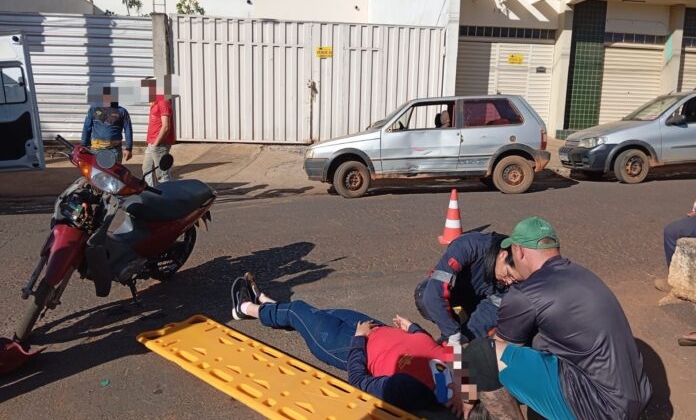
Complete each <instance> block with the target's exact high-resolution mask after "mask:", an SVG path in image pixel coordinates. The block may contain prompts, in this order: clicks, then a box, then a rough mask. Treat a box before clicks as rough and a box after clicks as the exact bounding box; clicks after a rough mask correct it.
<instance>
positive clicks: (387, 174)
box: [304, 95, 550, 198]
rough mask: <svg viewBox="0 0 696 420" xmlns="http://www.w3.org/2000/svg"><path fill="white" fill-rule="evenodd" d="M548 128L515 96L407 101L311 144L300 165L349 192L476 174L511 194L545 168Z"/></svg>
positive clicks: (354, 194) (356, 194) (526, 186)
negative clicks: (357, 129) (386, 182)
mask: <svg viewBox="0 0 696 420" xmlns="http://www.w3.org/2000/svg"><path fill="white" fill-rule="evenodd" d="M545 149H546V126H545V125H544V122H543V121H542V120H541V118H540V117H539V115H538V114H537V113H536V112H535V111H534V109H532V107H531V106H530V105H529V104H528V103H527V102H526V101H525V100H524V99H523V98H522V97H520V96H516V95H491V96H461V97H459V96H457V97H454V96H452V97H442V98H428V99H416V100H412V101H409V102H407V103H405V104H403V105H402V106H400V107H399V108H397V109H396V110H395V111H394V112H392V113H391V114H389V115H388V116H387V117H385V118H384V119H382V120H379V121H377V122H375V123H373V124H372V125H370V126H369V127H368V128H367V129H366V131H363V132H361V133H357V134H352V135H349V136H345V137H340V138H335V139H331V140H326V141H322V142H319V143H317V144H314V145H312V146H310V147H309V148H308V150H307V153H306V155H305V159H304V169H305V172H306V173H307V176H308V177H309V179H311V180H315V181H322V182H327V183H332V184H333V187H334V188H335V189H336V192H338V193H339V194H340V195H342V196H343V197H346V198H354V197H361V196H362V195H364V194H365V193H366V192H367V190H368V189H369V187H370V184H371V183H372V181H374V180H377V179H386V178H392V179H420V178H479V179H481V180H482V181H483V182H484V183H486V184H487V185H489V186H495V187H496V188H497V189H498V190H500V191H502V192H504V193H508V194H515V193H522V192H525V191H527V189H529V187H530V186H531V185H532V181H533V180H534V172H539V171H541V170H543V169H544V167H545V166H546V164H547V163H548V162H549V158H550V154H549V152H547V151H546V150H545Z"/></svg>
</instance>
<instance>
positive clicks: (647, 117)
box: [623, 96, 681, 121]
mask: <svg viewBox="0 0 696 420" xmlns="http://www.w3.org/2000/svg"><path fill="white" fill-rule="evenodd" d="M680 99H681V97H680V96H660V97H658V98H655V99H653V100H652V101H650V102H648V103H647V104H644V105H642V106H641V107H639V108H638V109H636V110H635V111H633V112H631V113H630V114H628V115H626V116H625V117H624V118H623V120H624V121H652V120H654V119H656V118H658V117H659V116H660V115H662V113H663V112H665V111H666V110H667V109H669V108H671V107H672V105H674V104H675V103H677V101H679V100H680Z"/></svg>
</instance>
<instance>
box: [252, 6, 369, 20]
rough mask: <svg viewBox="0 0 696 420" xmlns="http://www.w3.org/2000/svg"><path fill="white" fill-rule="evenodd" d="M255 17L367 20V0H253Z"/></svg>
mask: <svg viewBox="0 0 696 420" xmlns="http://www.w3.org/2000/svg"><path fill="white" fill-rule="evenodd" d="M253 3H254V7H255V11H254V13H255V17H257V18H263V19H278V20H294V21H322V22H355V23H358V22H359V23H362V22H368V21H369V20H368V5H369V0H329V1H316V0H293V1H277V0H276V1H274V0H253Z"/></svg>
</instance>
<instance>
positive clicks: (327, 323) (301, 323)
mask: <svg viewBox="0 0 696 420" xmlns="http://www.w3.org/2000/svg"><path fill="white" fill-rule="evenodd" d="M369 320H373V319H372V318H370V317H369V316H367V315H365V314H363V313H360V312H357V311H353V310H350V309H317V308H315V307H313V306H311V305H310V304H308V303H306V302H304V301H301V300H296V301H293V302H290V303H264V304H263V305H261V307H260V308H259V321H261V324H263V325H265V326H267V327H272V328H290V329H293V330H296V331H297V332H299V333H300V335H301V336H302V338H303V339H304V341H305V343H307V347H308V348H309V351H311V352H312V354H313V355H314V357H316V358H317V359H319V360H321V361H322V362H324V363H326V364H329V365H331V366H333V367H336V368H339V369H342V370H346V364H347V362H348V352H349V351H350V342H351V340H352V339H353V336H354V335H355V327H356V326H357V325H358V322H359V321H369ZM373 321H374V320H373ZM376 322H377V323H378V324H382V323H381V322H379V321H376Z"/></svg>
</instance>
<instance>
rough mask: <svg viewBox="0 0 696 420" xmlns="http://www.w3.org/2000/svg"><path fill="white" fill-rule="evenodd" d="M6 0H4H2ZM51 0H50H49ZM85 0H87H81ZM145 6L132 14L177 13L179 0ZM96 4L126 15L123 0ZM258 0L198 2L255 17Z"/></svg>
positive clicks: (210, 11) (146, 0) (209, 12)
mask: <svg viewBox="0 0 696 420" xmlns="http://www.w3.org/2000/svg"><path fill="white" fill-rule="evenodd" d="M0 1H4V0H0ZM47 1H50V0H47ZM80 1H83V2H85V1H86V0H80ZM141 1H142V2H143V8H142V9H140V14H138V13H137V12H136V11H135V10H131V15H134V16H139V15H149V14H150V13H151V12H152V11H153V9H152V6H153V3H154V6H155V11H156V12H158V13H176V2H177V0H154V1H153V0H141ZM93 2H94V5H95V6H97V7H99V8H100V9H101V10H107V9H108V10H110V11H111V12H114V13H116V14H117V15H121V16H126V15H127V10H126V6H124V5H123V1H122V0H93ZM256 3H257V1H256V0H251V4H249V3H247V0H198V4H200V6H201V7H202V8H203V9H205V14H206V16H234V17H240V18H248V17H253V15H254V9H255V4H256Z"/></svg>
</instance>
